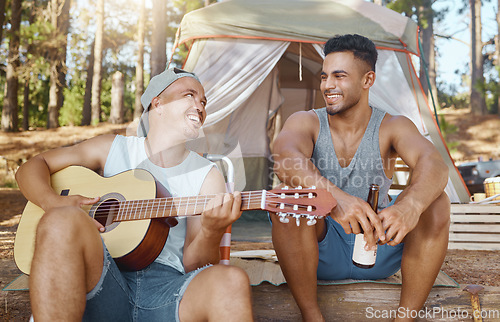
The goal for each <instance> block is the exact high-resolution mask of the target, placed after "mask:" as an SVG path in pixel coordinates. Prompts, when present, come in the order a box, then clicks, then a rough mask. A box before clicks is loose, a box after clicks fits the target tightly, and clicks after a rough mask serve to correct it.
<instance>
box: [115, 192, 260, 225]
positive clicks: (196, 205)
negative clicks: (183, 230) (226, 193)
mask: <svg viewBox="0 0 500 322" xmlns="http://www.w3.org/2000/svg"><path fill="white" fill-rule="evenodd" d="M266 194H267V192H266V191H265V190H260V191H245V192H242V193H241V210H242V211H245V210H257V209H264V204H265V201H266ZM214 197H215V195H206V196H193V197H173V198H157V199H145V200H127V201H121V202H119V208H118V209H117V213H116V215H115V216H114V219H113V221H129V220H142V219H154V218H168V217H184V216H194V215H199V214H201V213H202V212H203V211H205V209H206V206H207V204H208V202H209V201H210V200H211V199H212V198H214Z"/></svg>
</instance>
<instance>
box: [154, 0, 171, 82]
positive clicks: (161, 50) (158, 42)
mask: <svg viewBox="0 0 500 322" xmlns="http://www.w3.org/2000/svg"><path fill="white" fill-rule="evenodd" d="M166 8H167V1H165V0H153V31H152V35H151V61H150V64H151V75H150V77H153V76H155V75H158V74H160V73H161V72H163V71H164V70H165V67H166V66H167V32H166V28H167V26H168V20H167V14H166Z"/></svg>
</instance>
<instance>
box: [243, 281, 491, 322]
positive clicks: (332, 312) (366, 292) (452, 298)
mask: <svg viewBox="0 0 500 322" xmlns="http://www.w3.org/2000/svg"><path fill="white" fill-rule="evenodd" d="M464 287H465V285H464V286H461V288H448V287H434V288H433V289H432V290H431V293H430V295H429V297H428V298H427V301H426V303H425V308H426V309H425V308H424V310H427V311H426V312H427V315H422V316H421V318H420V319H418V321H451V320H453V321H455V320H456V321H471V320H472V318H471V317H472V309H471V302H470V294H469V293H467V292H464V291H462V290H463V288H464ZM400 291H401V288H400V286H394V285H376V284H372V283H366V284H351V285H323V286H318V303H319V306H320V308H321V311H322V313H323V315H324V317H325V319H326V320H327V321H369V320H371V319H373V320H376V321H391V320H393V319H391V318H390V317H387V318H385V317H383V316H382V314H383V313H388V314H389V313H390V311H391V310H396V309H397V306H398V302H399V296H400ZM252 293H253V307H254V316H255V321H301V316H300V311H299V309H298V307H297V305H296V304H295V301H294V299H293V297H292V295H291V293H290V291H289V289H288V286H287V285H280V286H273V285H270V284H268V283H265V284H261V285H259V286H254V287H252ZM479 298H480V303H481V309H482V310H483V312H485V314H486V315H489V316H488V317H486V316H485V317H484V318H483V321H485V322H487V321H499V320H500V287H485V290H483V291H482V292H481V293H479ZM392 312H393V314H394V313H396V312H394V311H392ZM432 312H435V313H432ZM459 312H461V314H463V315H460V316H458V317H457V315H456V314H457V313H459ZM375 314H377V315H378V316H376V315H375ZM377 317H378V318H377ZM379 318H380V319H379Z"/></svg>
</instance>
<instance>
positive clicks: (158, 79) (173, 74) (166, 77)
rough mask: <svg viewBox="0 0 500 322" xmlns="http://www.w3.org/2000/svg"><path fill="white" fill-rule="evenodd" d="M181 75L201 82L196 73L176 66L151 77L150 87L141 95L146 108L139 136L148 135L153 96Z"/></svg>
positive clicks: (139, 128)
mask: <svg viewBox="0 0 500 322" xmlns="http://www.w3.org/2000/svg"><path fill="white" fill-rule="evenodd" d="M181 77H192V78H194V79H196V80H197V81H198V82H200V80H199V79H198V77H197V76H196V75H195V74H193V73H190V72H187V71H185V70H182V69H179V68H176V67H172V68H169V69H167V70H165V71H164V72H162V73H161V74H158V75H156V76H154V77H153V78H151V80H150V81H149V85H148V87H147V88H146V90H145V91H144V94H142V96H141V104H142V107H143V108H144V112H143V113H142V116H141V119H140V120H139V126H138V127H137V136H146V135H147V134H148V130H149V119H148V112H149V107H150V106H151V101H152V100H153V98H155V97H157V96H159V95H160V93H161V92H163V91H164V90H165V89H166V88H167V87H168V86H169V85H170V84H172V83H173V82H175V81H176V80H178V79H180V78H181ZM200 83H201V82H200Z"/></svg>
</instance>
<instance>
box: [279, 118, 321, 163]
mask: <svg viewBox="0 0 500 322" xmlns="http://www.w3.org/2000/svg"><path fill="white" fill-rule="evenodd" d="M314 127H315V119H314V117H313V116H312V115H311V114H309V112H299V113H295V114H292V115H291V116H290V117H289V118H288V119H287V121H286V122H285V124H284V125H283V129H282V130H281V132H280V134H279V135H278V137H277V138H276V140H275V141H274V147H273V154H274V156H275V158H278V159H280V158H281V157H283V156H296V157H300V156H303V157H306V158H310V157H311V155H312V152H313V149H314Z"/></svg>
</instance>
